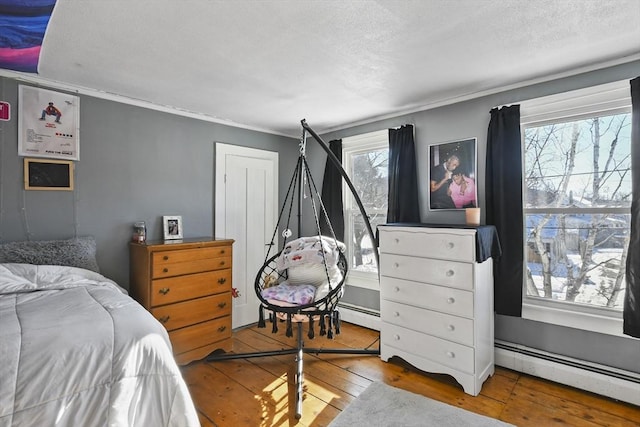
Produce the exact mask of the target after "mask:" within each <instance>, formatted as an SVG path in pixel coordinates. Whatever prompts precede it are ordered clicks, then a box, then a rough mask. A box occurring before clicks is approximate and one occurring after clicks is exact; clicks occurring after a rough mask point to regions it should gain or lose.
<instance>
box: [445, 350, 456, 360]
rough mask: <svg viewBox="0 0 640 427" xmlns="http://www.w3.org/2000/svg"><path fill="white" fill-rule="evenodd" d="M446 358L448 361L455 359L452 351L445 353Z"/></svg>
mask: <svg viewBox="0 0 640 427" xmlns="http://www.w3.org/2000/svg"><path fill="white" fill-rule="evenodd" d="M447 357H448V358H450V359H455V358H456V354H455V353H454V352H453V351H447Z"/></svg>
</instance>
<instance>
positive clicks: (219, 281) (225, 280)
mask: <svg viewBox="0 0 640 427" xmlns="http://www.w3.org/2000/svg"><path fill="white" fill-rule="evenodd" d="M226 282H227V279H225V278H224V277H221V278H219V279H218V283H219V284H221V285H224V284H225V283H226Z"/></svg>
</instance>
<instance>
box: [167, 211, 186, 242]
mask: <svg viewBox="0 0 640 427" xmlns="http://www.w3.org/2000/svg"><path fill="white" fill-rule="evenodd" d="M162 224H163V229H164V240H175V239H182V217H181V216H168V215H165V216H163V217H162Z"/></svg>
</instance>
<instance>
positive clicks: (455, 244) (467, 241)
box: [380, 229, 475, 262]
mask: <svg viewBox="0 0 640 427" xmlns="http://www.w3.org/2000/svg"><path fill="white" fill-rule="evenodd" d="M425 234H428V238H429V244H428V245H425V244H424V242H425ZM380 248H382V250H383V251H384V253H389V254H398V255H411V256H417V257H427V258H436V259H448V260H453V261H465V262H473V261H474V260H475V232H473V233H467V234H460V233H455V232H454V233H452V232H447V231H446V230H444V229H443V230H442V231H432V230H429V231H424V230H421V229H410V230H409V231H406V230H399V229H393V230H388V229H383V230H381V233H380Z"/></svg>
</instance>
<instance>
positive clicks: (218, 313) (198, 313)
mask: <svg viewBox="0 0 640 427" xmlns="http://www.w3.org/2000/svg"><path fill="white" fill-rule="evenodd" d="M151 314H153V317H155V318H156V319H158V320H159V321H160V323H162V324H163V325H164V327H165V328H167V331H173V330H174V329H178V328H183V327H185V326H188V325H192V324H195V323H201V322H205V321H207V320H211V319H216V318H218V317H223V316H229V315H230V314H231V292H227V293H224V294H220V295H214V296H210V297H204V298H197V299H193V300H190V301H186V302H178V303H175V304H169V305H164V306H162V307H157V308H152V309H151Z"/></svg>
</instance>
